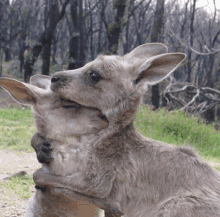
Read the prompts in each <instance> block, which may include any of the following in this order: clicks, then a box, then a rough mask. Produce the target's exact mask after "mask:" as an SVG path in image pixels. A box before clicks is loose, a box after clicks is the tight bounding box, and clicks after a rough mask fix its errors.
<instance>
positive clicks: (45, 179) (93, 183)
mask: <svg viewBox="0 0 220 217" xmlns="http://www.w3.org/2000/svg"><path fill="white" fill-rule="evenodd" d="M33 178H34V182H35V184H36V185H39V186H45V185H50V186H54V187H59V188H67V189H70V190H73V191H76V192H79V193H81V194H85V195H89V196H94V197H98V198H105V197H106V196H108V195H109V193H110V191H111V188H112V181H113V176H109V175H108V176H102V177H101V178H99V179H95V178H94V179H93V178H91V179H88V178H86V177H83V174H74V175H71V176H56V175H51V174H48V173H45V172H44V171H43V169H38V170H37V171H36V172H35V173H34V177H33Z"/></svg>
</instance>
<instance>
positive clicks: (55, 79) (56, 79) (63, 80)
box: [50, 72, 68, 91]
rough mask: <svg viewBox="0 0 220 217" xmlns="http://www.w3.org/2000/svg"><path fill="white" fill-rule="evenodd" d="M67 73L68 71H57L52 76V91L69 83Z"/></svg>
mask: <svg viewBox="0 0 220 217" xmlns="http://www.w3.org/2000/svg"><path fill="white" fill-rule="evenodd" d="M67 80H68V79H67V75H66V73H62V74H61V72H58V73H55V74H54V75H53V76H52V77H51V85H50V88H51V90H52V91H55V90H56V89H57V88H60V87H61V88H62V87H64V86H65V85H66V84H67Z"/></svg>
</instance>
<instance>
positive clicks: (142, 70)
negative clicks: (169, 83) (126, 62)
mask: <svg viewBox="0 0 220 217" xmlns="http://www.w3.org/2000/svg"><path fill="white" fill-rule="evenodd" d="M185 57H186V55H185V54H183V53H169V54H161V55H158V56H155V57H152V58H150V59H148V60H146V61H145V62H144V63H143V64H142V65H141V66H140V67H139V68H137V70H135V71H136V72H135V74H136V75H137V79H136V80H135V81H134V83H135V84H138V83H141V82H143V81H144V82H145V83H147V84H151V85H154V84H156V83H159V82H161V81H162V80H164V79H165V78H166V77H168V76H169V75H170V74H171V73H172V72H173V71H174V70H175V69H176V68H177V67H178V66H179V65H180V64H181V62H182V61H183V60H184V59H185Z"/></svg>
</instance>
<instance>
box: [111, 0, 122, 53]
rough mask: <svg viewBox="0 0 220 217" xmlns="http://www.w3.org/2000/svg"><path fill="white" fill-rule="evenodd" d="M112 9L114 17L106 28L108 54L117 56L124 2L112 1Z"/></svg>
mask: <svg viewBox="0 0 220 217" xmlns="http://www.w3.org/2000/svg"><path fill="white" fill-rule="evenodd" d="M113 8H114V9H116V10H117V11H116V15H115V18H114V21H113V23H111V24H110V25H109V26H108V52H109V53H110V54H117V50H118V40H119V36H120V33H121V31H122V28H123V26H124V25H123V24H124V20H123V17H124V11H125V8H126V0H114V1H113Z"/></svg>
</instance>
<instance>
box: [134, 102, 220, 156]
mask: <svg viewBox="0 0 220 217" xmlns="http://www.w3.org/2000/svg"><path fill="white" fill-rule="evenodd" d="M187 116H188V117H187ZM135 126H136V127H137V130H138V131H139V132H141V133H142V134H143V135H145V136H148V137H150V138H153V139H155V140H160V141H163V142H166V143H171V144H176V145H187V146H188V145H190V146H192V147H195V148H196V149H197V150H198V152H199V154H201V155H202V156H203V157H205V158H211V159H215V158H220V132H216V131H215V130H214V129H213V127H212V126H211V125H208V126H206V125H205V124H203V123H200V124H198V122H197V118H195V117H189V115H187V114H185V113H183V112H180V111H173V112H172V113H168V112H167V111H166V110H164V109H161V110H159V111H157V112H155V111H151V110H150V109H149V108H148V107H146V106H142V107H141V108H140V110H139V112H138V114H137V118H136V122H135Z"/></svg>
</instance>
